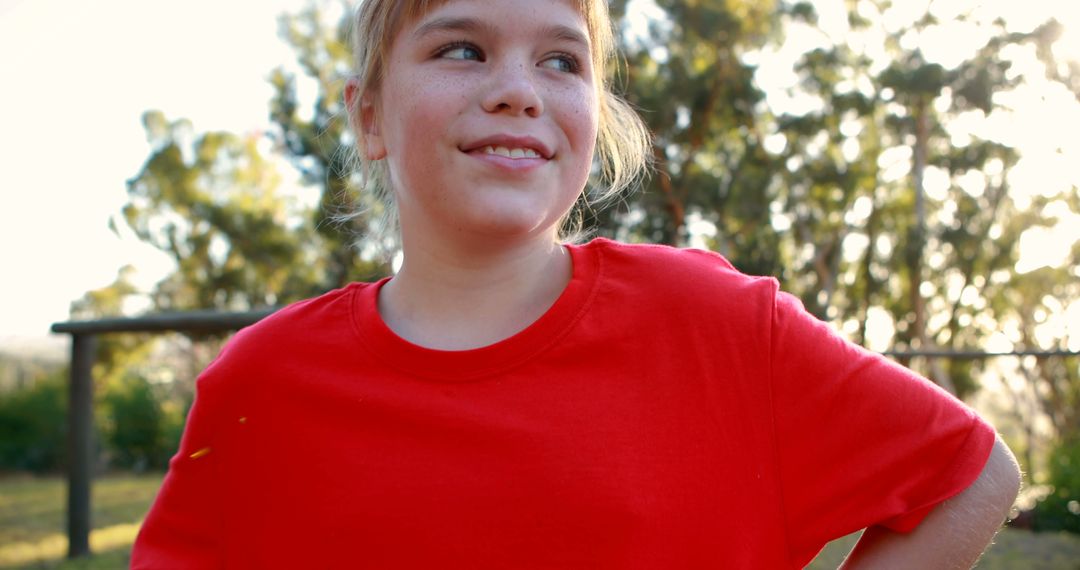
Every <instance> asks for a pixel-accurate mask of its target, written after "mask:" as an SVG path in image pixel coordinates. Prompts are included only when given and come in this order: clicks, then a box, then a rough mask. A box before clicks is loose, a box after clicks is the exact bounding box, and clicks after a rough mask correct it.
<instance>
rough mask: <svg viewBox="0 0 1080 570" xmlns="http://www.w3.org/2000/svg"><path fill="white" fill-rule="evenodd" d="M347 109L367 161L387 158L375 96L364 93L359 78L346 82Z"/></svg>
mask: <svg viewBox="0 0 1080 570" xmlns="http://www.w3.org/2000/svg"><path fill="white" fill-rule="evenodd" d="M345 107H346V108H347V109H348V110H349V118H350V120H351V121H352V124H353V130H354V131H355V132H356V134H357V137H358V139H359V142H360V149H361V151H362V152H363V153H364V158H366V159H367V160H380V159H382V158H385V157H386V144H385V143H384V142H383V138H382V135H381V134H380V131H379V122H378V112H377V111H378V109H377V108H376V105H375V100H374V95H373V94H372V93H370V92H364V91H363V90H362V89H361V87H360V82H359V80H358V79H357V78H355V77H352V78H349V80H348V81H346V82H345Z"/></svg>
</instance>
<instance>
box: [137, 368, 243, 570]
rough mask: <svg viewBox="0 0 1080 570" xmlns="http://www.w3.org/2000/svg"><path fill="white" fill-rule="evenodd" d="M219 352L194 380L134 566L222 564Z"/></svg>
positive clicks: (184, 566) (147, 518) (177, 566)
mask: <svg viewBox="0 0 1080 570" xmlns="http://www.w3.org/2000/svg"><path fill="white" fill-rule="evenodd" d="M220 368H221V357H220V356H219V358H218V360H217V361H215V362H214V363H213V364H211V366H210V367H209V368H207V369H206V370H205V371H204V372H203V373H202V375H200V377H199V379H198V380H197V381H196V383H195V385H196V395H195V401H194V403H193V405H192V407H191V411H190V412H188V418H187V422H186V423H185V426H184V435H183V437H182V438H181V441H180V449H179V450H178V451H177V453H176V455H174V456H173V458H172V459H171V460H170V461H169V471H168V473H167V474H166V475H165V480H164V482H163V483H162V485H161V489H160V490H159V491H158V494H157V497H156V498H155V499H154V504H153V505H152V506H151V507H150V512H149V513H148V514H147V516H146V520H145V521H144V522H143V525H142V527H141V528H140V529H139V535H138V537H137V538H136V540H135V545H134V547H133V549H132V553H131V568H132V569H133V570H134V569H140V568H194V569H204V568H219V567H221V566H222V560H221V548H220V544H219V543H220V540H221V536H222V528H221V516H220V513H219V508H220V505H221V496H220V490H219V489H220V486H219V485H218V484H217V483H218V477H217V475H218V474H217V469H216V467H217V463H218V462H217V454H215V451H216V450H215V433H216V431H217V430H216V426H217V424H218V422H217V419H216V418H217V417H219V415H220V414H219V411H220V407H221V400H222V397H221V396H222V395H221V391H222V385H221V380H222V378H220V377H219V374H218V373H219V372H220V370H219V369H220Z"/></svg>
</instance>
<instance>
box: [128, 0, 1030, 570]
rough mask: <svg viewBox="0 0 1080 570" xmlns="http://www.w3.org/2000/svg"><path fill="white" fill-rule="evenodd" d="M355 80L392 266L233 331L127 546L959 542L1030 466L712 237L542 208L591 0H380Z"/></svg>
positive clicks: (552, 205)
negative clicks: (593, 236) (393, 251)
mask: <svg viewBox="0 0 1080 570" xmlns="http://www.w3.org/2000/svg"><path fill="white" fill-rule="evenodd" d="M356 24H357V29H356V32H355V34H356V42H355V50H356V54H355V55H356V68H357V69H356V75H355V76H354V77H353V78H352V79H350V80H349V82H348V84H347V89H346V102H347V105H348V108H349V111H350V120H351V123H352V125H353V127H354V129H355V131H356V133H357V150H358V155H359V156H358V158H359V163H360V168H361V169H362V170H363V171H364V173H365V179H366V180H367V181H368V182H369V186H370V187H373V189H374V190H375V191H377V192H381V193H382V195H383V197H384V199H385V200H387V202H388V203H392V204H393V205H394V206H395V207H396V212H397V217H398V219H399V220H400V224H399V227H400V236H401V243H402V247H403V251H404V263H403V264H402V266H401V269H400V271H399V272H398V273H397V274H396V275H395V276H394V277H393V278H390V279H385V280H383V281H380V282H378V283H358V284H353V285H351V286H349V287H346V288H345V289H342V290H338V291H333V292H331V293H328V294H326V295H324V296H322V297H319V298H316V299H312V300H308V301H305V302H301V303H298V304H295V305H292V306H290V307H288V308H286V309H284V310H282V311H280V312H278V313H277V314H275V315H273V316H272V317H269V318H267V319H266V320H264V321H262V322H260V323H259V324H257V325H255V326H253V327H250V328H248V329H246V330H244V331H241V332H240V333H239V334H237V335H236V337H235V338H234V339H233V340H232V341H231V342H230V344H229V346H228V347H227V348H226V349H225V350H224V351H223V352H222V354H221V355H220V356H219V357H218V359H217V360H216V361H215V362H214V363H213V364H212V365H211V366H210V367H209V368H208V369H207V370H206V371H205V372H204V374H203V375H202V376H201V377H200V379H199V381H198V397H197V400H196V403H195V406H194V407H193V409H192V411H191V414H190V418H189V421H188V425H187V428H186V432H185V434H184V439H183V442H182V443H181V448H180V451H179V453H178V454H177V455H176V457H175V458H174V459H173V461H172V463H171V466H170V471H169V474H168V476H167V477H166V480H165V483H164V485H163V487H162V490H161V492H160V495H159V497H158V499H157V501H156V503H155V504H154V506H153V507H152V509H151V511H150V513H149V515H148V516H147V519H146V522H145V524H144V526H143V528H142V531H141V533H140V535H139V538H138V540H137V542H136V545H135V550H134V552H133V555H132V566H133V567H135V568H203V567H221V566H225V567H231V568H278V567H280V568H329V567H360V568H643V569H644V568H651V569H658V568H800V567H802V566H804V565H805V564H807V563H808V562H809V561H810V560H811V559H812V558H813V557H814V555H815V554H816V553H817V552H818V550H819V549H820V548H821V547H822V546H823V545H824V544H825V543H826V542H828V541H829V540H831V539H834V538H837V537H839V536H843V535H845V534H847V533H850V532H853V531H855V530H858V529H861V528H867V527H869V530H868V531H867V532H866V533H865V534H864V535H863V538H862V540H861V541H860V543H859V545H858V546H857V547H856V549H855V551H854V552H853V554H852V555H851V557H850V558H849V560H848V562H847V564H848V565H850V566H851V567H860V566H864V567H873V568H890V567H896V568H954V567H963V566H970V565H971V564H972V563H973V562H974V560H975V559H976V558H977V557H978V555H979V553H980V552H981V551H982V549H983V548H984V547H985V545H986V544H987V543H988V542H989V540H990V538H991V537H992V535H993V534H994V532H995V530H996V529H997V527H998V526H999V525H1000V523H1001V522H1002V520H1003V518H1004V516H1005V514H1006V512H1007V510H1008V509H1009V506H1010V505H1011V504H1012V500H1013V498H1014V497H1015V495H1016V491H1017V486H1018V476H1017V473H1018V472H1017V468H1016V466H1015V462H1014V461H1013V460H1012V457H1011V455H1010V453H1009V451H1008V450H1007V448H1005V447H1004V446H1003V445H1002V444H1001V443H1000V442H999V441H998V440H997V439H996V437H995V434H994V431H993V429H992V428H991V427H990V426H989V425H987V424H986V423H985V422H983V421H982V420H981V419H980V418H978V417H977V416H976V415H975V414H974V413H973V412H972V411H971V410H969V409H968V408H966V407H964V406H963V405H962V404H961V403H959V402H958V401H956V400H954V399H952V398H951V397H950V396H948V395H947V394H945V393H944V392H942V391H941V390H939V389H937V388H936V387H935V386H933V385H932V384H930V383H929V382H927V381H926V380H923V379H921V378H918V377H916V376H914V375H912V374H911V373H910V372H908V371H907V370H905V369H903V368H901V367H899V366H896V365H894V364H892V363H890V362H888V361H886V360H884V359H882V358H880V357H878V356H875V355H872V354H869V353H867V352H865V351H863V350H861V349H859V348H857V347H855V346H852V345H850V344H848V343H846V342H845V341H843V340H841V339H839V337H837V336H836V335H834V334H833V333H832V331H831V330H830V329H829V328H828V327H826V326H825V325H823V324H822V323H820V322H818V321H816V320H814V319H813V318H812V317H811V316H809V315H808V314H807V313H806V312H805V311H804V310H803V309H802V307H801V306H799V304H798V302H797V301H796V300H795V299H794V298H793V297H791V296H788V295H786V294H783V293H779V292H778V291H777V284H776V281H775V280H772V279H762V278H753V277H747V276H745V275H742V274H740V273H738V272H737V271H736V270H735V269H734V268H733V267H732V266H731V265H730V264H729V263H728V262H727V261H725V260H724V259H723V258H721V257H719V256H717V255H715V254H711V253H706V252H701V251H691V250H676V249H671V248H666V247H657V246H633V245H623V244H618V243H615V242H611V241H607V240H601V239H598V240H594V241H592V242H590V243H588V244H585V245H571V244H564V243H562V241H561V240H560V236H559V230H560V228H561V227H562V225H563V221H564V220H565V218H566V217H567V212H568V211H570V209H571V206H572V205H573V204H574V202H575V201H576V200H578V199H579V198H580V197H581V195H582V192H583V188H584V187H585V184H586V181H587V179H588V177H589V174H590V170H591V166H592V164H593V153H594V151H595V152H597V153H598V158H599V159H600V161H601V163H602V164H603V165H604V174H605V175H606V180H607V187H608V188H609V189H613V190H618V189H619V188H621V187H623V186H626V185H627V184H628V183H629V182H630V181H631V180H633V179H634V178H635V176H637V174H638V173H640V171H641V169H642V167H643V163H644V157H645V156H647V149H648V140H647V137H646V136H645V135H644V133H645V130H644V128H643V126H642V124H641V122H640V120H638V119H637V118H636V116H634V115H633V113H632V112H631V111H629V109H628V107H627V106H626V105H625V104H624V103H622V102H621V101H619V100H618V99H617V98H616V97H615V96H613V95H612V94H611V92H610V91H609V90H608V86H607V85H606V84H605V82H604V77H605V76H606V75H605V66H606V65H607V64H608V62H609V59H610V58H611V56H612V45H613V41H612V32H611V24H610V22H609V20H608V16H607V11H606V5H605V2H603V1H602V0H577V1H574V0H551V1H540V0H446V1H441V2H440V1H436V0H427V1H425V0H397V1H395V0H368V1H367V2H365V3H364V4H363V5H362V6H361V7H360V8H359V11H358V13H357V16H356Z"/></svg>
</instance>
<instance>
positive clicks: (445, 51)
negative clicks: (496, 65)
mask: <svg viewBox="0 0 1080 570" xmlns="http://www.w3.org/2000/svg"><path fill="white" fill-rule="evenodd" d="M435 55H436V56H438V57H441V58H445V59H461V60H468V61H483V60H484V54H483V53H481V52H480V49H479V48H477V47H476V46H474V45H472V44H470V43H468V42H454V43H451V44H447V45H445V46H443V47H441V48H439V50H438V51H437V52H436V53H435Z"/></svg>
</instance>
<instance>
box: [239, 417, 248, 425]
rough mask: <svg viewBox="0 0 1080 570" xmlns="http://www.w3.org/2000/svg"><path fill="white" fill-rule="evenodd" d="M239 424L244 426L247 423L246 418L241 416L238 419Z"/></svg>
mask: <svg viewBox="0 0 1080 570" xmlns="http://www.w3.org/2000/svg"><path fill="white" fill-rule="evenodd" d="M240 423H242V424H246V423H247V416H241V417H240Z"/></svg>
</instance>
